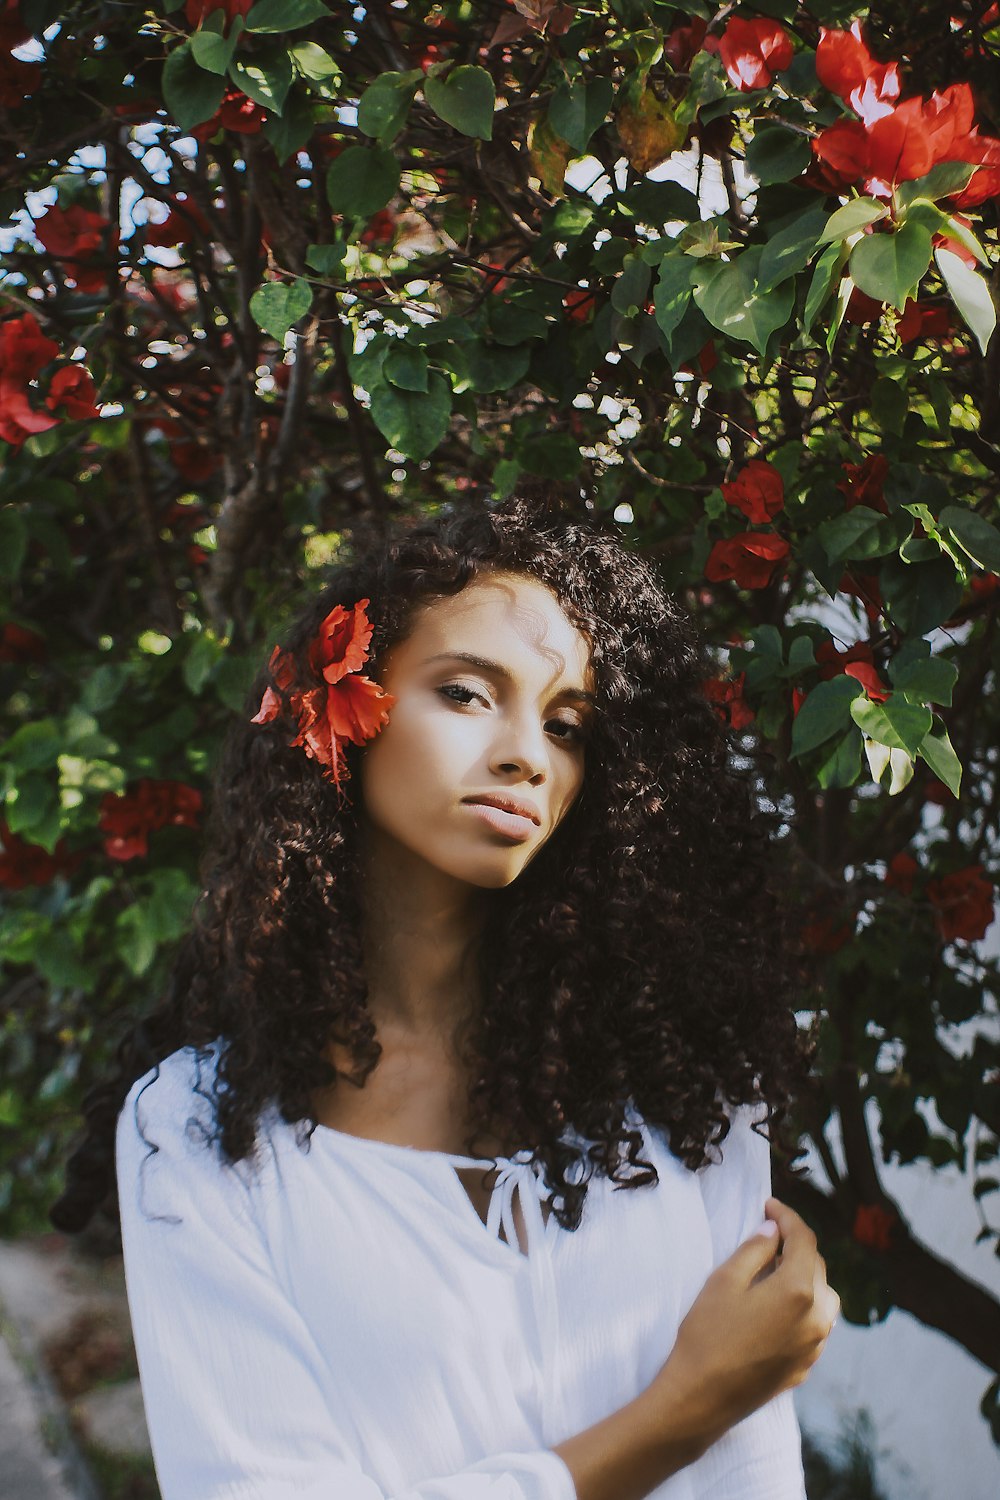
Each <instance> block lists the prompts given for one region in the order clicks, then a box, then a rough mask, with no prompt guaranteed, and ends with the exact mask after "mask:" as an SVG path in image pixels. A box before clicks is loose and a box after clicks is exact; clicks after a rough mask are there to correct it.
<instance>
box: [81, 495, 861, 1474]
mask: <svg viewBox="0 0 1000 1500" xmlns="http://www.w3.org/2000/svg"><path fill="white" fill-rule="evenodd" d="M706 675H707V667H706V664H705V662H704V660H703V659H702V657H701V655H700V653H699V650H698V649H697V647H696V644H695V642H694V639H693V636H692V632H691V630H690V627H689V625H688V623H687V622H686V621H685V619H684V618H683V617H682V616H681V614H680V612H679V611H678V610H677V608H676V607H675V606H674V605H673V604H672V603H671V602H670V601H669V600H667V599H666V598H665V597H664V596H663V594H662V592H661V590H660V588H659V587H658V585H657V582H656V580H655V577H654V575H653V573H652V571H651V570H650V569H649V568H648V567H647V566H646V565H645V564H644V563H643V562H642V561H641V560H640V559H638V558H637V557H635V556H634V555H631V554H630V553H628V552H627V551H626V550H625V549H623V548H622V547H621V545H620V544H619V543H618V542H617V540H616V539H615V538H614V537H612V536H610V535H607V534H605V533H603V532H601V531H600V530H598V529H596V528H590V527H587V526H582V525H579V524H576V523H573V522H569V521H567V520H566V519H565V518H564V517H562V516H561V515H559V514H558V513H557V512H555V511H547V510H545V509H542V508H539V507H536V506H533V505H531V504H528V503H526V502H523V501H518V500H515V501H512V502H509V503H506V504H504V505H501V506H498V507H495V508H493V509H489V508H483V509H470V510H467V511H463V512H462V513H460V514H457V515H454V516H449V517H445V518H439V519H437V520H433V521H430V522H426V523H424V524H422V525H419V526H416V527H412V528H410V529H401V530H400V531H399V532H398V534H397V535H396V536H395V537H394V538H393V539H392V540H391V542H390V543H389V544H387V545H386V546H385V547H384V548H379V547H376V548H373V549H371V550H369V551H368V552H366V553H364V554H363V555H361V556H359V557H358V558H356V559H355V560H354V561H353V562H351V563H350V564H348V565H346V566H344V567H341V568H339V569H338V570H337V572H336V575H335V577H334V578H333V580H332V581H331V583H330V584H329V586H328V587H327V588H326V589H325V590H324V591H323V593H322V595H321V596H320V597H319V598H317V599H316V600H315V602H314V603H313V604H312V605H311V606H310V608H309V609H308V610H307V611H306V612H305V614H304V615H303V616H302V618H300V619H299V620H298V622H297V623H296V624H295V625H294V626H293V627H292V628H291V630H290V631H289V632H288V633H287V638H286V642H285V644H284V646H281V647H275V649H274V652H273V654H272V656H271V660H270V664H269V668H268V670H267V672H266V673H262V674H261V676H260V678H259V679H258V681H257V683H256V684H255V686H254V689H253V692H252V694H251V700H250V703H249V704H248V710H247V713H246V715H245V718H244V722H242V723H240V725H239V726H237V728H236V729H235V731H234V733H233V734H232V736H231V738H230V741H229V743H228V746H227V750H226V753H225V754H224V756H223V760H222V764H221V768H220V771H219V773H218V778H217V784H216V788H215V795H214V798H213V805H212V813H211V820H210V828H209V851H210V852H209V853H208V855H207V856H206V861H205V866H204V869H205V886H206V889H205V891H204V892H203V895H202V898H201V902H200V903H199V907H198V909H196V920H195V923H194V925H193V928H192V931H191V933H190V934H189V936H188V938H187V940H186V942H185V944H184V945H183V946H182V949H181V951H180V953H179V956H178V959H177V962H176V965H175V971H174V976H173V982H172V986H171V992H170V994H169V995H168V997H167V999H166V1001H165V1002H164V1004H163V1005H162V1007H161V1008H160V1009H159V1011H158V1012H156V1013H155V1014H154V1016H153V1017H152V1018H151V1019H150V1020H149V1021H147V1022H146V1023H144V1024H142V1025H140V1026H138V1027H137V1028H136V1029H135V1031H134V1033H133V1034H132V1035H131V1036H130V1037H129V1038H127V1039H126V1042H125V1043H123V1045H122V1048H121V1049H120V1053H119V1058H120V1062H121V1077H120V1079H119V1080H118V1081H117V1083H116V1084H109V1085H108V1086H106V1087H105V1088H104V1089H102V1090H98V1091H95V1093H94V1094H93V1095H92V1096H91V1098H90V1100H89V1101H88V1105H89V1108H88V1117H89V1123H90V1136H89V1138H88V1140H87V1142H85V1144H84V1146H83V1147H82V1148H81V1149H80V1151H78V1152H77V1154H76V1156H75V1157H74V1158H73V1160H72V1162H71V1164H70V1174H69V1176H70V1181H69V1186H68V1188H67V1192H66V1194H65V1195H64V1197H63V1199H61V1200H60V1203H59V1204H58V1205H57V1206H56V1209H55V1210H54V1213H53V1217H54V1219H55V1221H56V1222H57V1223H59V1224H60V1225H61V1226H63V1227H67V1228H70V1227H72V1228H75V1227H79V1226H80V1225H81V1224H82V1223H83V1222H85V1220H86V1218H87V1217H88V1216H89V1214H90V1213H91V1212H92V1211H93V1208H94V1207H95V1205H96V1204H97V1203H98V1202H99V1201H100V1200H101V1199H102V1198H103V1197H104V1196H105V1194H106V1193H107V1191H108V1190H109V1189H110V1188H111V1187H112V1177H111V1175H110V1170H111V1138H112V1135H113V1133H114V1132H115V1131H117V1187H118V1196H119V1200H120V1213H121V1223H122V1234H123V1245H124V1254H125V1270H126V1277H127V1283H128V1291H129V1299H130V1306H131V1312H132V1319H133V1326H134V1332H135V1341H136V1349H137V1355H138V1360H139V1368H140V1374H141V1378H142V1384H143V1393H144V1398H145V1402H146V1410H147V1417H148V1421H149V1427H150V1433H151V1438H152V1443H153V1452H154V1457H155V1460H156V1464H157V1471H158V1476H159V1480H160V1485H161V1489H162V1493H163V1500H209V1497H211V1500H223V1497H224V1500H244V1497H247V1500H249V1497H253V1500H285V1497H286V1496H287V1497H291V1496H293V1495H294V1496H308V1497H316V1500H320V1497H321V1496H322V1497H323V1500H383V1497H393V1500H485V1497H487V1496H489V1500H639V1497H641V1496H645V1495H648V1494H653V1493H655V1494H656V1496H657V1497H661V1500H667V1497H670V1500H695V1497H698V1500H707V1497H709V1496H711V1497H713V1500H801V1497H802V1495H803V1494H804V1490H803V1485H802V1472H801V1463H800V1458H799V1438H798V1431H797V1428H796V1424H795V1417H794V1412H793V1409H792V1405H791V1387H792V1386H793V1385H795V1384H797V1383H798V1382H799V1381H800V1380H802V1379H803V1378H804V1377H805V1375H806V1374H807V1372H808V1370H809V1368H810V1367H811V1365H812V1364H813V1362H814V1361H815V1359H816V1357H817V1355H818V1353H819V1351H820V1349H821V1348H822V1346H823V1343H824V1341H825V1338H826V1336H827V1334H828V1332H829V1329H830V1326H831V1324H832V1321H833V1319H834V1317H835V1315H836V1312H837V1308H838V1306H839V1303H838V1299H837V1297H836V1294H835V1293H834V1292H832V1291H831V1290H830V1289H829V1287H828V1286H827V1285H826V1281H825V1275H824V1265H823V1261H822V1259H821V1257H820V1256H818V1255H817V1253H816V1246H815V1239H814V1237H813V1236H812V1235H811V1233H810V1231H809V1230H808V1228H807V1226H806V1225H805V1224H804V1223H803V1222H802V1220H801V1219H799V1218H798V1216H797V1215H795V1214H794V1213H793V1212H792V1211H791V1210H790V1209H788V1208H787V1207H786V1206H784V1205H783V1204H781V1203H779V1202H778V1201H777V1200H776V1199H773V1198H769V1197H768V1193H769V1190H770V1178H769V1153H768V1144H767V1137H766V1135H765V1134H763V1129H762V1127H763V1123H764V1122H767V1123H769V1124H772V1125H773V1127H774V1128H775V1129H777V1127H778V1125H779V1124H780V1121H781V1119H782V1117H783V1115H784V1113H785V1111H786V1110H787V1106H788V1103H789V1099H790V1096H791V1091H792V1089H793V1087H794V1086H795V1085H796V1084H797V1083H801V1082H802V1081H803V1078H804V1072H805V1066H806V1056H805V1054H806V1051H807V1049H806V1048H805V1047H804V1046H803V1045H802V1043H801V1042H800V1039H799V1036H798V1033H797V1030H796V1026H795V1021H794V1016H793V1013H792V1007H791V1003H790V985H791V981H790V978H789V968H790V965H789V963H788V961H787V959H786V958H785V957H784V955H783V949H782V946H781V940H780V932H779V927H778V910H779V907H778V902H777V900H776V898H775V896H774V894H773V892H772V889H771V886H772V883H773V875H772V873H771V872H770V860H771V854H770V850H771V845H770V843H769V841H768V836H767V834H768V826H767V823H766V821H765V819H764V815H763V814H762V813H760V812H758V811H755V809H754V805H753V796H752V790H751V786H750V783H749V781H748V778H747V775H746V773H744V772H740V771H738V770H737V769H736V768H734V766H733V764H732V762H731V760H730V758H729V757H728V755H727V747H726V743H725V738H724V735H723V733H722V730H721V728H720V725H719V722H718V720H717V719H716V718H715V716H714V713H713V711H712V710H711V708H710V707H709V706H708V704H707V702H706V701H705V698H704V696H703V693H702V690H701V683H702V680H703V678H704V677H705V676H706ZM126 1094H127V1097H126ZM123 1100H124V1108H122V1102H123ZM755 1124H758V1125H759V1126H760V1127H761V1128H759V1129H758V1130H754V1129H753V1126H754V1125H755ZM765 1211H766V1216H767V1218H766V1222H765ZM757 1230H762V1231H764V1232H757V1233H755V1231H757ZM768 1230H770V1231H773V1233H771V1234H768V1233H767V1231H768Z"/></svg>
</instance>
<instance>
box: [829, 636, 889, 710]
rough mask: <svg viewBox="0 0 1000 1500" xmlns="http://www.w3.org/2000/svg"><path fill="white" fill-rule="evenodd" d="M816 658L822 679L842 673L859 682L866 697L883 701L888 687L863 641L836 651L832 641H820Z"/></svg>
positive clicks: (886, 695) (870, 649)
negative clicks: (819, 664) (844, 649)
mask: <svg viewBox="0 0 1000 1500" xmlns="http://www.w3.org/2000/svg"><path fill="white" fill-rule="evenodd" d="M816 660H817V662H820V663H821V668H820V674H819V675H820V678H821V679H822V680H824V681H826V680H828V679H829V678H831V677H838V676H839V675H840V674H841V673H844V674H845V675H846V676H847V677H853V678H854V679H855V681H856V682H860V684H861V686H862V687H863V688H864V690H865V692H866V693H867V695H868V697H869V698H871V699H873V700H874V702H876V703H884V702H885V700H886V699H887V698H888V696H889V689H888V688H887V687H886V686H885V684H884V683H883V681H882V679H881V677H880V676H879V675H878V672H877V671H876V669H875V659H874V656H873V653H872V648H871V647H870V646H869V645H867V644H866V642H864V641H858V642H856V643H855V645H853V646H849V647H848V648H847V650H846V651H838V650H837V648H836V646H835V645H834V644H833V641H822V642H821V643H820V644H819V646H817V648H816Z"/></svg>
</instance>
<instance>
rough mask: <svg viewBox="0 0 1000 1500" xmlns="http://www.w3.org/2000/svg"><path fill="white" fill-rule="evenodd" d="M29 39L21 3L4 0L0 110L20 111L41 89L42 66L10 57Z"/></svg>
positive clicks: (0, 10)
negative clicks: (32, 94) (38, 89)
mask: <svg viewBox="0 0 1000 1500" xmlns="http://www.w3.org/2000/svg"><path fill="white" fill-rule="evenodd" d="M30 36H31V32H30V31H29V29H28V27H27V26H25V25H24V23H23V22H22V20H21V16H20V5H19V3H18V0H4V3H3V5H2V6H0V109H18V108H19V107H20V106H21V105H22V104H23V103H24V100H25V97H26V96H27V95H28V94H31V93H34V91H35V89H36V88H37V87H38V83H39V80H40V78H41V76H42V70H41V66H40V65H39V64H38V63H36V62H25V61H24V60H23V59H21V58H19V57H12V56H11V54H12V52H13V50H14V48H15V47H22V46H23V45H24V43H25V42H26V41H28V40H29V38H30Z"/></svg>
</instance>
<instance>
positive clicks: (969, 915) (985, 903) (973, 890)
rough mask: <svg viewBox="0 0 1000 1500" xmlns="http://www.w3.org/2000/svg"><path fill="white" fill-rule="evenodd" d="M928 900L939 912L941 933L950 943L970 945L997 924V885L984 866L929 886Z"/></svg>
mask: <svg viewBox="0 0 1000 1500" xmlns="http://www.w3.org/2000/svg"><path fill="white" fill-rule="evenodd" d="M927 897H928V900H929V901H930V902H931V905H932V906H933V907H934V908H935V911H934V916H935V920H936V922H937V928H938V931H939V932H940V934H941V937H942V938H943V939H944V941H945V942H946V943H951V942H954V941H955V939H956V938H962V939H963V940H964V941H965V942H967V943H972V942H975V941H976V940H977V939H978V938H981V937H985V936H986V929H987V928H988V927H989V925H990V923H991V922H992V921H993V915H994V913H993V897H994V892H993V885H992V883H991V881H990V880H989V878H988V876H987V875H986V872H985V870H984V869H983V867H982V865H969V866H967V868H966V869H964V870H955V871H954V872H953V873H952V874H951V875H942V876H941V878H940V879H939V880H929V881H928V882H927Z"/></svg>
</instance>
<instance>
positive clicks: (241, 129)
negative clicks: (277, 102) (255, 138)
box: [191, 88, 267, 141]
mask: <svg viewBox="0 0 1000 1500" xmlns="http://www.w3.org/2000/svg"><path fill="white" fill-rule="evenodd" d="M266 121H267V110H266V109H263V108H262V107H261V106H260V105H259V104H256V103H255V102H254V100H253V99H249V98H248V97H247V95H246V94H244V93H243V91H242V90H241V89H233V88H229V89H227V90H226V92H225V96H224V97H223V100H222V103H221V104H220V105H219V107H218V109H217V110H216V111H215V114H214V115H213V116H212V118H211V119H210V120H205V121H204V122H203V123H202V124H201V125H195V127H194V128H193V130H192V131H191V134H192V135H193V136H194V137H195V138H196V139H197V140H199V141H207V140H210V139H211V137H212V136H213V135H215V134H216V133H217V132H218V131H220V130H234V131H235V132H236V133H237V135H256V134H257V133H258V131H260V130H262V129H263V127H264V125H265V123H266Z"/></svg>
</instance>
